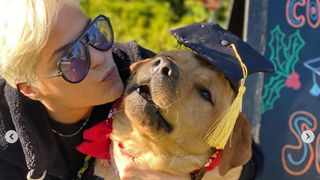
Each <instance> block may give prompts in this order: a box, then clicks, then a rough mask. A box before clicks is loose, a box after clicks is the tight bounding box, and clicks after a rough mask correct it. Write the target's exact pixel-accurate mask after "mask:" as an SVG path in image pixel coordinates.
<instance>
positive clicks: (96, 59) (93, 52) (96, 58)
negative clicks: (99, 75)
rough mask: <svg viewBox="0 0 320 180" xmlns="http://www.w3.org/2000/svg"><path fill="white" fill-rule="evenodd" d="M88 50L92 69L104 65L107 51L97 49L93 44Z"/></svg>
mask: <svg viewBox="0 0 320 180" xmlns="http://www.w3.org/2000/svg"><path fill="white" fill-rule="evenodd" d="M88 51H89V54H90V61H91V62H90V69H94V68H96V67H99V66H101V65H103V64H104V63H105V62H104V61H105V58H106V52H105V51H100V50H97V49H95V48H93V47H91V46H88Z"/></svg>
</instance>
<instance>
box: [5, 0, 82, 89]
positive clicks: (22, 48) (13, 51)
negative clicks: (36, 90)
mask: <svg viewBox="0 0 320 180" xmlns="http://www.w3.org/2000/svg"><path fill="white" fill-rule="evenodd" d="M64 4H66V5H71V6H75V7H79V8H80V5H79V1H78V0H1V2H0V76H2V78H4V79H5V80H6V81H7V82H8V83H9V84H10V85H11V86H12V87H16V82H17V81H32V80H34V79H36V78H37V76H36V74H35V66H36V64H37V62H38V61H39V56H40V53H41V51H42V49H43V47H44V46H45V44H46V42H47V40H48V37H49V33H50V31H51V28H52V25H53V24H54V23H55V21H56V18H57V14H58V12H59V10H60V8H61V7H62V5H64Z"/></svg>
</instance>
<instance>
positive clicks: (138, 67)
mask: <svg viewBox="0 0 320 180" xmlns="http://www.w3.org/2000/svg"><path fill="white" fill-rule="evenodd" d="M130 70H131V76H130V79H129V82H128V84H127V86H126V90H125V93H124V96H123V100H122V104H121V106H120V108H119V109H118V110H117V111H116V113H114V116H113V124H112V128H113V131H112V134H111V139H112V141H113V144H115V143H119V142H121V144H122V146H123V149H124V151H125V152H127V153H128V154H133V155H134V161H135V162H136V163H137V164H140V165H143V166H146V167H148V168H150V169H153V170H158V171H163V172H168V173H173V174H177V175H182V174H187V173H191V172H193V171H194V170H196V169H200V168H201V167H203V165H204V164H206V163H207V161H208V159H209V158H210V156H211V155H212V154H213V153H214V152H215V151H216V149H215V148H212V147H210V146H209V145H208V144H207V143H206V142H205V140H204V139H203V137H204V135H205V133H206V132H207V131H208V128H209V127H210V125H211V124H212V123H214V122H215V121H216V120H217V119H218V117H220V116H221V115H222V114H223V113H224V112H225V111H226V110H227V109H228V108H229V107H230V105H231V104H232V102H233V100H234V98H235V96H236V93H235V91H234V90H233V88H232V87H231V85H230V83H229V81H228V80H227V79H226V78H225V76H224V75H223V74H222V73H221V72H220V71H218V70H217V69H216V68H215V67H214V66H212V65H210V64H209V63H208V62H207V61H205V60H203V59H202V57H200V56H199V55H197V54H196V53H194V52H192V51H188V50H175V51H168V52H165V53H162V54H160V55H158V56H156V57H154V58H151V59H147V60H143V61H139V62H136V63H134V64H132V65H131V66H130ZM251 144H252V136H251V127H250V124H249V122H248V120H247V119H246V117H245V116H244V114H243V113H240V114H239V116H238V118H237V120H236V124H235V127H234V129H233V132H232V136H230V137H229V139H228V142H227V145H226V146H225V148H224V150H223V152H222V157H221V161H220V163H219V165H218V166H217V167H216V168H215V169H213V170H212V171H214V172H215V173H214V174H215V177H210V178H209V179H238V178H239V177H240V174H241V171H242V166H243V165H244V164H246V163H247V162H248V161H249V160H250V158H251V156H252V148H251ZM95 174H96V175H98V176H101V177H105V178H106V179H113V178H114V179H118V177H117V174H116V173H115V171H114V167H111V165H110V163H108V161H107V160H104V159H98V160H97V161H96V165H95Z"/></svg>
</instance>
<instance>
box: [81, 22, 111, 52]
mask: <svg viewBox="0 0 320 180" xmlns="http://www.w3.org/2000/svg"><path fill="white" fill-rule="evenodd" d="M87 37H88V40H89V42H90V44H91V45H92V46H93V47H95V48H97V49H99V50H103V51H107V50H109V49H110V48H111V47H112V45H113V31H112V27H111V24H110V23H109V21H107V19H105V18H103V17H100V18H98V19H96V21H95V23H94V24H92V26H91V27H90V28H89V29H88V32H87Z"/></svg>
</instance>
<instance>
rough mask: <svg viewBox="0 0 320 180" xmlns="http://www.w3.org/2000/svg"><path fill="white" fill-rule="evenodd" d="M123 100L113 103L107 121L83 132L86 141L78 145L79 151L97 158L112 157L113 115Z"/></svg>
mask: <svg viewBox="0 0 320 180" xmlns="http://www.w3.org/2000/svg"><path fill="white" fill-rule="evenodd" d="M121 102H122V99H119V100H117V101H116V102H115V103H114V104H113V106H112V107H111V110H110V112H109V114H108V118H107V119H106V120H105V121H102V122H100V123H98V124H97V125H95V126H93V127H91V128H90V129H86V130H85V131H84V132H83V139H84V140H85V141H84V142H83V143H81V144H80V145H79V146H78V147H77V150H78V151H80V152H82V153H83V154H87V155H90V156H92V157H95V158H100V159H111V157H110V154H109V152H110V143H111V139H110V134H111V132H112V121H113V118H112V117H113V114H114V112H116V110H117V109H118V108H119V107H120V105H121Z"/></svg>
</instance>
